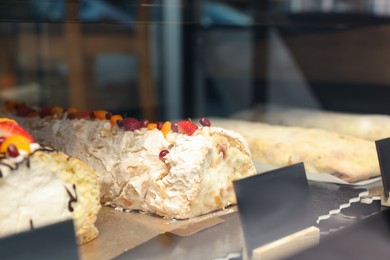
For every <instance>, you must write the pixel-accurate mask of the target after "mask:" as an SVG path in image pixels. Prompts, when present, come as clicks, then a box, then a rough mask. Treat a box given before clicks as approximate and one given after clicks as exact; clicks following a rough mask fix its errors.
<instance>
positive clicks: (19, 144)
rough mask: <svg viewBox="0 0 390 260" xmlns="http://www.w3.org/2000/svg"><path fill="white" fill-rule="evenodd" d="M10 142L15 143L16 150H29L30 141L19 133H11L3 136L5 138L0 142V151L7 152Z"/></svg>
mask: <svg viewBox="0 0 390 260" xmlns="http://www.w3.org/2000/svg"><path fill="white" fill-rule="evenodd" d="M11 144H13V145H15V146H16V148H18V150H24V151H26V152H28V153H30V152H31V149H30V141H29V140H28V139H27V138H26V137H24V136H21V135H11V136H8V137H7V138H5V140H4V141H3V142H2V143H1V146H0V152H2V153H5V152H7V149H8V146H9V145H11Z"/></svg>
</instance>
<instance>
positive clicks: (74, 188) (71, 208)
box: [65, 184, 77, 212]
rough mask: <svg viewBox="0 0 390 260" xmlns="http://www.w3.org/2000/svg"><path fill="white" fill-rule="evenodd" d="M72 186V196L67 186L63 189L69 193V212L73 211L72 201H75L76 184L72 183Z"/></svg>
mask: <svg viewBox="0 0 390 260" xmlns="http://www.w3.org/2000/svg"><path fill="white" fill-rule="evenodd" d="M72 188H73V190H74V194H75V195H74V196H73V194H72V193H71V192H70V191H69V190H68V188H67V187H65V190H66V192H67V193H68V195H69V202H68V209H69V211H70V212H73V210H74V209H73V207H72V203H73V202H77V191H76V184H73V185H72Z"/></svg>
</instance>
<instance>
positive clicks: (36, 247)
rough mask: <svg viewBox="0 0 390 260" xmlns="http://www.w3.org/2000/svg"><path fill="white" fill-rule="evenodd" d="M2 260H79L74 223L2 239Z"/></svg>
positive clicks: (34, 230)
mask: <svg viewBox="0 0 390 260" xmlns="http://www.w3.org/2000/svg"><path fill="white" fill-rule="evenodd" d="M0 259H12V260H22V259H23V260H25V259H40V260H46V259H48V260H49V259H50V260H51V259H56V260H58V259H60V260H62V259H64V260H65V259H72V260H73V259H79V255H78V249H77V244H76V239H75V232H74V226H73V221H72V220H67V221H64V222H60V223H56V224H52V225H49V226H44V227H41V228H36V229H33V230H31V231H26V232H21V233H18V234H15V235H11V236H7V237H4V238H1V239H0Z"/></svg>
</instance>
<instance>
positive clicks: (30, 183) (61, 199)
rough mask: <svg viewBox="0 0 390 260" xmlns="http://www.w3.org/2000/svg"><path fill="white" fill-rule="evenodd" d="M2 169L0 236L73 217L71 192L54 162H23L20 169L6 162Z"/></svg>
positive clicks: (0, 184) (0, 183) (0, 166)
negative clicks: (70, 199) (69, 206)
mask: <svg viewBox="0 0 390 260" xmlns="http://www.w3.org/2000/svg"><path fill="white" fill-rule="evenodd" d="M0 170H1V172H2V174H3V177H2V178H0V198H2V201H3V203H2V206H1V207H0V220H1V221H0V236H3V235H7V234H11V233H14V232H19V231H25V230H30V228H31V224H32V225H33V227H35V228H36V227H39V226H43V225H47V224H50V223H54V222H58V221H62V220H66V219H69V218H71V212H70V211H69V210H68V201H69V196H68V194H67V192H66V190H65V186H64V182H63V180H62V179H60V178H59V177H58V176H57V175H56V174H55V172H56V169H55V168H53V165H42V164H34V166H33V167H31V168H28V167H27V165H26V162H21V163H20V164H19V166H18V169H17V170H11V169H10V168H9V167H7V166H4V165H0ZM68 189H69V190H72V187H68ZM30 221H31V222H30Z"/></svg>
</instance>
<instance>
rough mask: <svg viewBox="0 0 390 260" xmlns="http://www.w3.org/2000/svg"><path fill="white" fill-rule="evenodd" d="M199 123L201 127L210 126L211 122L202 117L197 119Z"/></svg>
mask: <svg viewBox="0 0 390 260" xmlns="http://www.w3.org/2000/svg"><path fill="white" fill-rule="evenodd" d="M199 123H200V124H201V125H202V126H209V127H210V126H211V122H210V120H208V119H207V118H205V117H202V118H201V119H199Z"/></svg>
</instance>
